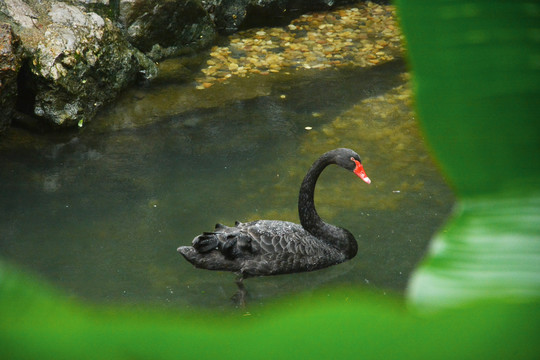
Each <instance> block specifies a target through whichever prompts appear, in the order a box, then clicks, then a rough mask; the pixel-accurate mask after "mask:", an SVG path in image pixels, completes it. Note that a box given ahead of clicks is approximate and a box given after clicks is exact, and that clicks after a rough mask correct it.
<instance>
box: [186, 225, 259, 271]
mask: <svg viewBox="0 0 540 360" xmlns="http://www.w3.org/2000/svg"><path fill="white" fill-rule="evenodd" d="M251 251H252V246H251V238H249V237H248V236H247V235H245V234H244V233H242V232H241V231H239V230H238V229H236V228H234V227H227V226H225V225H222V224H216V228H215V231H214V232H203V233H202V234H201V235H198V236H196V237H195V238H194V239H193V241H192V244H191V246H180V247H179V248H178V252H179V253H180V254H182V256H184V258H186V260H187V261H189V262H190V263H192V264H193V265H195V266H196V267H198V268H204V269H210V270H227V271H238V270H239V265H238V261H236V260H238V259H239V258H241V257H242V256H243V255H244V254H246V252H251Z"/></svg>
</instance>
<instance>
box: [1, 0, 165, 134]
mask: <svg viewBox="0 0 540 360" xmlns="http://www.w3.org/2000/svg"><path fill="white" fill-rule="evenodd" d="M21 4H22V5H21ZM0 10H2V13H4V14H7V15H8V19H7V20H8V21H10V22H11V24H12V25H13V27H14V29H15V31H18V33H19V35H20V39H21V44H22V47H23V48H24V54H25V60H24V61H23V65H22V67H21V70H20V74H19V75H18V78H19V81H18V83H19V85H20V87H19V92H20V93H19V94H18V97H19V99H24V101H19V102H18V105H17V110H18V111H19V112H21V113H23V114H25V115H26V117H24V118H25V119H28V117H29V116H31V117H33V118H35V119H37V120H36V121H37V122H44V123H47V124H51V125H54V126H63V127H73V126H77V125H79V126H81V125H82V124H83V123H84V122H86V121H89V120H91V119H92V118H93V117H94V116H95V114H96V113H97V111H98V110H99V109H100V108H101V107H102V106H103V105H105V104H106V103H108V102H110V101H112V100H114V99H115V98H116V96H117V95H118V93H119V92H120V91H121V90H122V89H124V88H126V87H127V86H129V85H130V84H132V83H134V82H135V81H136V80H137V79H150V78H152V77H154V76H155V75H156V74H157V67H156V65H155V64H154V63H153V62H152V61H151V60H150V59H148V58H147V57H146V56H145V55H144V54H142V53H141V52H140V51H139V50H137V49H136V48H134V47H133V46H132V45H131V44H129V42H128V41H127V40H126V39H125V37H124V34H123V33H122V31H121V30H120V29H118V28H117V27H116V26H115V25H114V24H113V23H112V21H111V20H110V19H108V18H104V17H102V16H100V15H98V14H96V13H95V12H91V11H86V10H85V9H84V8H81V7H79V6H76V5H71V4H68V3H66V2H59V1H51V0H48V1H47V0H45V1H43V0H42V1H32V0H29V1H27V2H26V3H22V2H21V0H3V1H2V3H0ZM18 118H20V117H18Z"/></svg>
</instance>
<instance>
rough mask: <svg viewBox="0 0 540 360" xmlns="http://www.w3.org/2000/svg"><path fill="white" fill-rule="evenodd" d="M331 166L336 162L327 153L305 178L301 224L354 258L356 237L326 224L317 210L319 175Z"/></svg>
mask: <svg viewBox="0 0 540 360" xmlns="http://www.w3.org/2000/svg"><path fill="white" fill-rule="evenodd" d="M330 164H335V160H334V158H333V156H331V154H328V153H326V154H324V155H323V156H321V157H320V158H319V159H318V160H317V161H315V163H313V165H312V166H311V168H310V169H309V171H308V173H307V174H306V176H305V177H304V180H303V181H302V185H301V186H300V194H299V197H298V214H299V216H300V224H302V227H303V228H304V229H306V230H307V231H308V232H309V233H310V234H311V235H313V236H315V237H317V238H318V239H320V240H322V241H325V242H327V243H330V244H331V245H333V246H335V247H337V248H338V249H339V250H341V251H343V252H344V253H345V254H346V255H347V257H349V258H352V257H354V256H355V255H356V252H357V248H358V245H357V243H356V240H355V239H354V236H353V235H352V234H351V233H350V232H349V231H347V230H345V229H342V228H339V227H337V226H334V225H330V224H328V223H326V222H324V221H323V220H322V219H321V217H320V216H319V214H318V213H317V210H316V209H315V199H314V197H315V185H316V183H317V180H318V179H319V175H321V173H322V172H323V170H324V169H325V168H326V167H327V166H328V165H330Z"/></svg>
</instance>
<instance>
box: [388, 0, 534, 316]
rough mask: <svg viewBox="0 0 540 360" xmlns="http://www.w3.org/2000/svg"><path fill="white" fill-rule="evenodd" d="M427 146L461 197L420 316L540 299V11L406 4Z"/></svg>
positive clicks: (415, 291) (429, 263) (432, 262)
mask: <svg viewBox="0 0 540 360" xmlns="http://www.w3.org/2000/svg"><path fill="white" fill-rule="evenodd" d="M397 3H398V6H399V11H400V15H401V25H402V28H403V30H404V32H405V35H406V38H407V46H408V48H409V54H410V62H411V65H412V68H413V75H414V88H415V93H416V99H417V104H418V117H419V120H420V123H421V125H422V127H423V128H424V133H425V135H426V139H427V141H428V143H429V144H430V146H431V148H432V150H433V152H434V154H435V155H436V157H437V158H438V160H439V163H440V165H441V167H442V169H443V171H444V172H445V174H446V175H447V178H448V179H449V181H450V183H451V184H452V185H453V186H454V189H455V190H456V192H457V193H458V195H459V196H460V200H458V203H457V205H456V209H455V212H454V216H453V219H452V220H451V221H450V222H449V223H448V224H447V226H446V227H445V228H444V229H443V230H442V231H441V232H440V233H439V235H438V236H437V237H436V238H435V239H434V241H433V242H432V244H431V249H430V252H429V255H428V257H427V259H426V260H425V261H424V262H423V264H422V265H421V267H420V268H419V269H418V270H417V271H416V272H415V274H413V278H412V281H411V282H410V286H409V300H410V301H411V302H412V303H413V304H415V305H416V306H417V307H421V308H426V307H431V308H440V307H445V306H457V305H461V304H463V303H466V302H468V301H473V300H478V299H505V300H510V299H511V300H513V301H526V300H531V299H539V298H540V121H539V119H540V102H539V101H540V28H539V24H540V3H538V2H535V1H512V2H510V1H485V0H482V1H475V2H470V1H430V2H426V3H423V2H422V3H421V2H412V1H397Z"/></svg>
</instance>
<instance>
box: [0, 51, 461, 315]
mask: <svg viewBox="0 0 540 360" xmlns="http://www.w3.org/2000/svg"><path fill="white" fill-rule="evenodd" d="M407 81H408V76H407V74H406V73H405V67H404V65H403V62H402V61H401V60H396V61H393V62H390V63H387V64H383V65H380V66H373V67H371V68H368V69H365V68H352V67H351V68H341V69H339V70H333V69H330V70H324V71H320V70H299V71H294V72H291V73H279V74H270V75H267V76H262V75H261V76H259V77H257V76H252V77H249V78H238V79H231V80H230V81H228V82H227V83H224V84H217V85H214V86H213V87H212V88H210V89H205V90H196V89H195V88H194V86H193V85H192V84H189V83H187V84H186V83H178V82H176V81H174V80H171V81H158V82H156V83H154V84H152V85H150V86H146V87H138V88H136V89H132V90H130V91H128V92H126V94H124V96H123V98H122V99H120V100H119V101H118V102H117V103H116V104H115V105H114V106H112V107H111V108H110V109H109V110H108V111H107V112H104V113H103V114H102V115H101V117H100V118H99V119H97V120H96V121H94V122H93V123H91V124H87V125H86V126H85V127H83V128H82V129H81V130H80V131H78V132H70V133H61V134H49V135H47V134H41V135H36V134H34V135H30V134H27V133H25V132H24V131H22V130H17V129H13V130H12V131H11V132H10V133H8V134H7V135H6V136H5V137H4V139H2V142H1V145H0V174H1V178H2V181H1V184H0V201H1V203H2V207H1V208H0V239H1V240H0V254H1V256H2V257H4V258H7V259H9V260H12V261H14V262H16V263H17V264H18V265H20V266H21V267H22V268H24V269H26V270H29V271H31V272H33V273H35V274H38V276H40V277H43V278H44V279H46V280H48V281H51V282H52V283H54V284H56V285H58V286H59V287H61V288H62V289H63V290H64V291H65V292H67V293H69V294H73V295H75V296H78V297H82V298H84V299H87V300H90V301H97V302H121V303H135V304H141V303H152V304H159V305H166V306H174V307H203V308H206V307H209V308H216V307H220V308H223V307H224V308H227V307H231V306H232V305H231V301H230V296H231V295H232V294H233V293H234V292H235V290H236V288H235V284H234V281H233V280H234V276H233V275H232V274H229V273H222V272H211V271H204V270H198V269H194V268H193V267H192V266H191V265H190V264H188V263H187V262H186V261H185V260H184V259H183V258H182V257H181V256H180V255H179V254H178V253H177V252H176V248H177V247H178V246H179V245H186V244H189V243H190V242H191V240H192V239H193V237H194V236H196V235H197V234H198V233H200V232H202V231H209V230H211V229H213V226H214V224H215V223H216V222H222V223H224V224H228V225H230V224H232V223H234V221H235V220H240V221H248V220H255V219H258V218H267V219H281V220H290V221H295V222H297V221H298V217H297V209H296V201H297V196H298V188H299V185H300V182H301V181H302V178H303V176H304V174H305V172H306V171H307V169H308V168H309V166H310V165H311V163H312V162H313V161H314V160H315V159H316V158H317V157H318V156H319V155H320V154H322V153H323V152H325V151H327V150H330V149H332V148H336V147H350V148H352V149H354V150H356V151H357V152H358V153H359V154H360V155H361V157H362V159H363V163H364V166H365V169H366V172H367V173H368V175H369V176H370V178H371V179H372V184H371V185H369V186H368V185H366V184H365V183H363V182H362V181H359V180H358V179H357V178H356V177H355V176H353V175H351V174H350V173H348V172H346V171H344V170H343V169H341V168H337V167H330V168H328V169H327V170H326V171H325V172H324V173H323V175H322V176H321V178H320V181H319V183H318V186H317V192H316V203H317V206H318V210H319V213H320V214H321V216H322V217H323V218H325V219H326V220H327V221H329V222H331V223H334V224H336V225H339V226H342V227H345V228H347V229H349V230H350V231H351V232H352V233H353V234H354V235H355V236H356V238H357V240H358V243H359V254H358V256H357V257H355V258H354V259H353V260H351V261H350V262H347V263H345V264H341V265H339V266H335V267H332V268H328V269H324V270H321V271H316V272H312V273H303V274H292V275H286V276H275V277H268V278H254V279H249V280H247V281H246V285H247V287H248V290H249V291H250V294H251V300H250V301H251V302H252V303H262V304H264V303H267V302H270V301H272V300H274V299H276V298H280V297H283V296H286V295H289V294H296V293H299V292H304V293H305V292H311V291H314V290H316V289H321V288H326V287H329V288H330V287H336V286H350V285H354V286H360V287H362V288H366V289H370V290H373V291H377V292H381V293H397V294H400V293H402V291H403V290H404V288H405V286H406V283H407V279H408V277H409V275H410V273H411V271H412V269H413V268H414V266H415V265H416V264H417V263H418V262H419V261H420V259H421V258H422V256H423V254H424V252H425V249H426V246H427V244H428V241H429V239H430V237H431V236H432V235H433V234H434V232H435V231H436V230H437V229H438V228H439V227H440V225H441V224H442V222H443V221H444V219H445V218H446V216H447V214H448V213H449V211H450V208H451V206H452V202H453V198H452V195H451V193H450V191H449V189H448V187H447V186H446V185H445V183H444V181H443V179H442V178H441V176H440V175H439V174H438V172H437V170H436V168H435V166H434V164H433V163H432V161H431V160H430V158H429V156H428V154H427V151H426V149H425V146H424V145H423V142H422V138H421V135H420V134H419V131H418V129H417V127H416V122H415V119H414V114H413V112H412V111H411V106H410V90H409V89H408V86H407ZM328 291H331V290H328Z"/></svg>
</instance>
